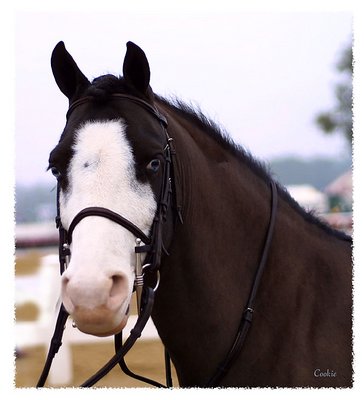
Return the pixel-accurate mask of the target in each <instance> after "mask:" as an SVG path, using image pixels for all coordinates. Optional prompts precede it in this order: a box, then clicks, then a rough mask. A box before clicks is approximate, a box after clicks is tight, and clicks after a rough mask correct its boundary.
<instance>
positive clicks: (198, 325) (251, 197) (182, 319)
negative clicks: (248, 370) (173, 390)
mask: <svg viewBox="0 0 364 400" xmlns="http://www.w3.org/2000/svg"><path fill="white" fill-rule="evenodd" d="M172 128H173V126H172ZM171 135H172V136H173V138H174V140H175V147H176V151H177V165H176V168H178V175H179V181H180V184H181V185H182V189H181V192H182V199H183V204H182V205H183V219H184V224H183V225H180V224H177V228H176V231H175V234H174V238H173V241H172V246H171V248H170V249H169V250H170V251H169V252H170V254H171V255H170V256H169V257H167V258H166V259H165V261H164V264H163V265H162V277H161V286H160V288H159V291H158V296H157V299H156V305H155V312H154V319H155V322H156V325H157V328H158V330H159V333H160V335H161V337H162V339H163V340H164V341H165V343H166V345H167V347H168V348H169V350H170V351H171V354H172V357H173V360H174V363H175V365H176V368H177V370H178V371H182V372H180V373H181V374H186V376H181V377H180V379H181V380H182V382H183V383H184V382H187V383H188V384H199V385H201V384H203V383H204V381H206V382H207V380H208V378H209V377H210V375H212V374H213V372H214V369H215V368H216V366H217V365H218V363H219V362H220V361H221V359H222V358H223V356H224V355H225V354H226V353H227V351H228V350H229V347H230V345H231V343H232V341H233V339H234V336H235V334H236V331H237V327H238V324H239V321H240V318H241V314H242V311H243V310H244V307H245V302H246V300H247V297H248V295H249V291H250V287H251V284H252V281H253V277H254V274H255V269H256V266H257V265H258V262H259V258H260V253H261V249H262V247H263V244H264V240H265V235H266V229H267V227H268V223H269V215H270V189H269V185H267V184H266V183H264V182H261V181H259V180H258V181H257V178H256V176H254V174H253V173H251V172H249V171H247V173H246V174H243V173H238V174H237V173H236V171H237V170H241V165H240V164H239V162H238V160H237V159H236V158H234V157H233V156H232V155H230V154H228V153H227V152H226V151H225V150H223V149H222V148H221V147H220V146H219V145H218V144H217V143H216V141H215V140H213V139H212V138H210V137H208V136H207V135H206V134H204V133H203V132H197V133H196V134H195V135H191V134H188V133H187V132H185V133H184V135H183V136H182V135H180V136H179V135H178V134H177V132H176V133H173V131H172V132H171ZM186 354H190V357H188V356H187V357H186ZM191 358H192V359H194V360H196V363H194V364H193V365H191V362H190V360H191ZM186 360H187V361H186ZM188 360H189V361H188ZM186 363H187V364H188V365H187V364H186ZM202 365H203V367H202ZM191 379H193V381H191Z"/></svg>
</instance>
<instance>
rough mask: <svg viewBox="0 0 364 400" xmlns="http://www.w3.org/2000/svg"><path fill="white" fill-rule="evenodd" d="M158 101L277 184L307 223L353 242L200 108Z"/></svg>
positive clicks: (178, 100) (164, 99)
mask: <svg viewBox="0 0 364 400" xmlns="http://www.w3.org/2000/svg"><path fill="white" fill-rule="evenodd" d="M157 99H158V101H160V102H161V103H163V104H164V105H166V106H167V107H170V108H172V109H173V111H174V112H177V113H178V114H180V115H181V116H182V117H184V118H185V119H187V120H189V121H190V122H192V123H193V124H194V125H196V126H197V127H199V128H200V129H201V130H202V131H204V132H205V133H206V134H208V135H209V136H210V137H212V138H213V139H214V140H215V141H216V142H217V143H218V144H219V145H221V146H222V147H223V148H224V149H225V150H227V151H229V152H230V153H231V154H233V155H234V156H235V157H237V158H238V159H239V160H240V161H241V162H242V163H244V164H245V165H246V166H248V167H249V168H250V169H251V170H252V171H253V172H254V173H255V174H256V175H257V176H259V177H260V178H262V179H263V180H264V181H265V182H266V183H267V184H269V183H270V181H272V180H274V181H275V182H276V184H277V188H278V192H279V194H280V196H281V197H282V198H283V199H284V200H285V201H286V202H288V203H289V204H290V206H291V207H292V208H293V209H294V210H295V211H297V212H298V213H299V214H300V215H301V216H302V217H303V218H304V220H305V221H307V222H309V223H312V224H315V225H317V226H319V227H320V228H321V229H323V230H324V231H325V232H327V233H328V234H330V235H333V236H335V237H336V238H338V239H341V240H346V241H352V238H351V237H350V236H348V235H347V234H346V233H345V232H342V231H339V230H336V229H333V228H331V227H330V226H329V225H328V224H327V223H326V222H324V221H322V220H321V219H320V218H319V217H318V216H316V215H315V211H314V210H311V211H307V210H305V209H304V208H303V207H301V206H300V205H299V204H298V203H297V201H296V200H294V199H293V198H292V196H291V195H290V194H289V192H288V191H287V189H286V188H285V187H284V186H282V185H281V184H280V183H279V182H277V180H276V179H275V178H274V177H273V176H272V172H271V171H270V168H269V165H268V164H267V163H264V162H262V161H259V160H257V159H256V158H255V157H253V156H252V154H251V153H250V152H249V151H247V150H246V149H244V148H243V147H242V146H241V145H239V144H237V143H235V142H234V141H233V140H232V138H231V136H230V135H229V134H228V133H227V131H226V130H225V129H223V128H221V127H220V126H219V125H217V124H216V123H215V122H214V121H212V120H211V119H209V118H208V117H206V115H205V114H204V113H203V112H202V111H201V109H200V108H198V107H197V108H196V107H193V106H192V105H189V104H186V103H185V102H183V101H181V100H180V99H177V98H174V99H169V100H167V99H166V98H163V97H160V96H157Z"/></svg>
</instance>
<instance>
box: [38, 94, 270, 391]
mask: <svg viewBox="0 0 364 400" xmlns="http://www.w3.org/2000/svg"><path fill="white" fill-rule="evenodd" d="M110 97H111V99H121V100H123V99H125V100H128V101H131V102H133V103H135V104H138V105H139V106H141V107H142V108H144V109H145V110H146V111H148V112H149V113H151V114H152V115H153V116H154V117H155V118H156V119H157V120H158V121H159V123H160V125H161V128H162V130H163V132H164V135H165V137H166V145H165V148H164V160H165V163H164V171H163V180H162V187H161V190H160V193H159V201H158V206H157V212H156V214H155V217H154V220H153V223H152V227H151V230H150V235H149V236H148V235H145V234H144V232H142V231H141V230H140V229H139V228H138V227H137V226H135V225H134V224H133V223H132V222H131V221H129V220H127V219H126V218H124V217H123V216H121V215H119V214H117V213H115V212H114V211H112V210H109V209H106V208H103V207H88V208H85V209H83V210H81V211H80V212H79V213H78V214H77V215H76V216H75V217H74V219H73V221H72V222H71V224H70V226H69V228H68V230H66V229H65V228H64V227H63V226H62V222H61V217H60V201H59V196H60V182H58V184H57V216H56V226H57V228H58V230H59V263H60V274H61V275H62V274H63V272H64V271H65V270H66V268H67V266H68V263H69V259H70V256H71V251H70V245H71V243H72V233H73V230H74V229H75V227H76V226H77V224H78V223H79V222H80V221H82V220H83V219H84V218H87V217H89V216H99V217H103V218H107V219H110V220H111V221H113V222H115V223H117V224H119V225H120V226H122V227H123V228H125V229H127V230H128V231H129V232H131V233H132V234H133V235H134V236H135V237H136V247H135V253H136V271H135V275H136V276H135V281H134V289H135V291H136V294H137V304H138V312H139V316H138V319H137V321H136V323H135V326H134V327H133V329H132V330H131V331H130V335H129V337H128V338H127V339H126V340H125V342H124V343H123V339H122V332H120V333H118V334H116V335H115V336H114V345H115V355H114V356H113V357H112V358H111V359H110V361H109V362H108V363H106V364H105V365H104V366H103V367H102V368H101V369H100V370H99V371H98V372H96V373H95V374H94V375H93V376H92V377H90V378H89V379H88V380H86V381H85V382H84V383H83V384H82V385H81V387H91V386H93V385H95V384H96V383H97V382H98V381H99V380H100V379H101V378H103V377H104V376H105V375H106V374H108V373H109V372H110V371H111V369H112V368H114V367H115V366H116V365H117V364H118V365H119V366H120V368H121V369H122V371H123V372H124V373H125V374H127V375H129V376H131V377H132V378H134V379H137V380H140V381H143V382H145V383H148V384H150V385H153V386H156V387H160V388H168V387H173V382H172V374H171V364H170V357H169V353H168V351H167V350H166V349H165V371H166V385H163V384H161V383H159V382H156V381H154V380H152V379H149V378H146V377H143V376H140V375H137V374H135V373H133V372H132V371H130V369H129V368H128V367H127V365H126V363H125V360H124V357H125V355H126V354H127V352H128V351H129V350H130V349H131V348H132V346H133V345H134V343H135V342H136V340H137V339H138V338H139V337H140V336H141V334H142V331H143V329H144V327H145V325H146V323H147V321H148V320H149V318H150V316H151V313H152V309H153V303H154V294H155V291H156V290H157V288H158V284H159V268H160V263H161V257H162V253H163V252H165V253H166V254H168V253H167V251H166V250H165V247H164V245H163V238H162V233H163V225H164V223H165V222H166V220H167V214H168V211H169V209H170V207H171V206H172V197H174V202H175V208H176V210H174V213H175V214H177V217H178V218H179V220H180V222H181V223H183V220H182V215H181V206H180V204H179V199H178V198H177V195H176V191H177V189H178V188H177V185H176V182H175V180H176V175H175V174H176V171H175V169H174V168H173V157H174V156H175V155H176V152H175V149H174V145H173V139H172V138H171V137H169V135H168V132H167V126H168V124H167V119H166V118H165V116H164V115H162V114H161V113H160V112H159V111H158V110H157V109H156V108H155V107H154V106H152V105H151V104H149V103H147V102H146V101H144V100H142V99H139V98H138V97H135V96H131V95H126V94H112V95H111V96H110ZM93 100H94V98H93V97H91V96H86V97H82V98H80V99H79V100H76V101H75V102H73V103H72V104H71V105H70V107H69V109H68V112H67V119H68V118H69V117H70V115H71V113H72V112H73V111H74V109H75V108H77V107H78V106H80V105H82V104H85V103H88V102H90V101H93ZM270 186H271V213H270V220H269V225H268V230H267V233H266V237H265V242H264V247H263V251H262V255H261V258H260V262H259V265H258V267H257V269H256V273H255V277H254V281H253V284H252V287H251V291H250V295H249V298H248V301H247V303H246V307H245V309H244V312H243V313H242V317H241V320H240V323H239V327H238V331H237V333H236V335H235V339H234V341H233V343H232V346H231V348H230V350H229V352H228V353H227V355H226V356H225V358H224V359H223V360H222V362H221V363H220V364H219V365H218V367H217V369H216V371H215V373H214V374H213V375H212V377H211V378H210V379H209V380H208V382H207V383H206V384H205V385H204V387H217V386H218V385H219V382H220V381H221V379H222V378H223V377H224V376H225V374H226V373H227V372H228V370H229V369H230V367H231V366H232V365H233V363H234V362H235V360H236V359H237V357H238V355H239V354H240V351H241V349H242V347H243V345H244V342H245V339H246V337H247V334H248V331H249V328H250V326H251V323H252V320H253V312H254V304H255V297H256V293H257V290H258V288H259V285H260V281H261V277H262V274H263V272H264V269H265V266H266V263H267V258H268V253H269V249H270V247H271V242H272V237H273V231H274V226H275V220H276V213H277V201H278V200H277V197H278V196H277V187H276V184H275V182H274V181H271V182H270ZM142 243H144V244H142ZM143 253H145V254H146V257H145V260H144V265H142V263H141V254H143ZM145 274H154V275H157V283H156V286H155V287H154V288H151V287H148V286H146V284H145V282H144V276H145ZM68 316H69V315H68V313H67V311H66V309H65V308H64V306H63V304H61V306H60V309H59V313H58V317H57V321H56V326H55V330H54V334H53V336H52V339H51V343H50V347H49V350H48V355H47V359H46V362H45V365H44V368H43V371H42V374H41V376H40V378H39V381H38V383H37V387H43V386H44V385H45V382H46V380H47V377H48V374H49V371H50V368H51V365H52V361H53V358H54V356H55V354H56V353H57V352H58V350H59V348H60V347H61V345H62V336H63V331H64V328H65V324H66V321H67V319H68Z"/></svg>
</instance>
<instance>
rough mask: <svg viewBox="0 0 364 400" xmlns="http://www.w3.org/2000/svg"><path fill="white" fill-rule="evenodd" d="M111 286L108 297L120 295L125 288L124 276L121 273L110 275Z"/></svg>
mask: <svg viewBox="0 0 364 400" xmlns="http://www.w3.org/2000/svg"><path fill="white" fill-rule="evenodd" d="M111 280H112V286H111V290H110V297H114V296H117V295H120V294H121V293H122V292H123V291H124V289H125V285H126V282H125V278H124V276H123V275H113V276H112V277H111Z"/></svg>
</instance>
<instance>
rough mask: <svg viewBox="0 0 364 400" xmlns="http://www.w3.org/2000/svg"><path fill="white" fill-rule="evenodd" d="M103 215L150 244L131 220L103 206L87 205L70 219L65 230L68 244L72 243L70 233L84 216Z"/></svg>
mask: <svg viewBox="0 0 364 400" xmlns="http://www.w3.org/2000/svg"><path fill="white" fill-rule="evenodd" d="M93 216H96V217H103V218H107V219H110V220H111V221H113V222H115V223H117V224H119V225H121V226H123V227H124V228H126V229H127V230H128V231H129V232H131V233H132V234H133V235H134V236H135V237H137V238H139V239H141V240H142V241H143V242H144V243H145V244H150V242H151V240H150V238H149V237H148V236H147V235H146V234H145V233H144V232H143V231H141V230H140V229H139V228H138V227H137V226H136V225H134V224H133V223H132V222H130V221H129V220H127V219H126V218H124V217H123V216H121V215H120V214H117V213H116V212H114V211H112V210H109V209H107V208H104V207H87V208H84V209H83V210H81V211H80V212H79V213H78V214H77V215H76V216H75V217H74V218H73V220H72V222H71V225H70V226H69V228H68V232H67V241H68V244H71V243H72V233H73V231H74V229H75V227H76V226H77V224H78V223H79V222H80V221H82V220H83V219H84V218H86V217H93Z"/></svg>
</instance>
